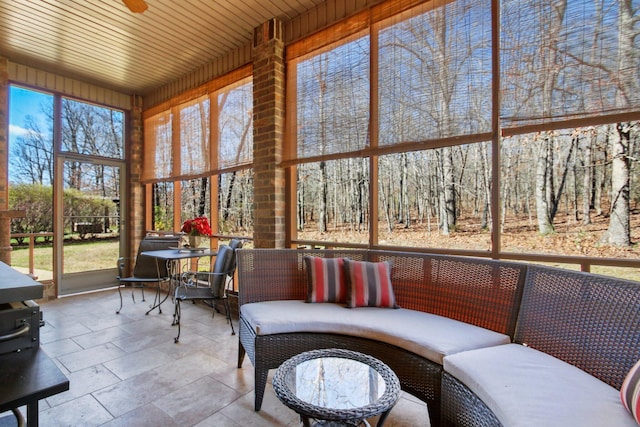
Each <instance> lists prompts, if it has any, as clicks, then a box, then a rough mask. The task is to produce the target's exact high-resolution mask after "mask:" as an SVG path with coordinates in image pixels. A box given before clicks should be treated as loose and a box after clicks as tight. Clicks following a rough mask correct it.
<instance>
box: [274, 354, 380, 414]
mask: <svg viewBox="0 0 640 427" xmlns="http://www.w3.org/2000/svg"><path fill="white" fill-rule="evenodd" d="M284 381H285V384H286V385H287V387H288V388H289V390H290V392H291V393H293V394H295V396H296V397H297V398H298V399H300V400H302V401H304V402H307V403H309V404H311V405H315V406H319V407H324V408H331V409H353V408H359V407H362V406H366V405H369V404H371V403H374V402H376V401H377V400H378V399H379V398H380V397H381V396H382V395H383V394H384V391H385V381H384V379H383V378H382V376H381V375H380V374H379V373H378V371H376V370H375V369H373V368H372V367H370V366H369V365H367V364H365V363H362V362H358V361H356V360H351V359H345V358H341V357H321V358H317V359H311V360H307V361H305V362H302V363H300V364H299V365H297V366H296V367H295V368H294V369H291V370H289V371H288V372H287V373H286V374H285V376H284Z"/></svg>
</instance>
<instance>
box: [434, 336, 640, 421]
mask: <svg viewBox="0 0 640 427" xmlns="http://www.w3.org/2000/svg"><path fill="white" fill-rule="evenodd" d="M444 370H445V371H446V372H448V373H449V374H451V375H453V376H454V377H456V378H457V379H458V380H459V381H460V382H462V383H463V384H465V385H466V386H467V387H468V388H469V389H470V390H471V391H472V392H473V393H474V394H475V395H476V396H478V397H479V398H480V399H481V400H482V401H483V402H484V403H485V404H486V405H487V407H488V408H489V409H491V411H493V413H494V414H495V415H496V417H497V418H498V420H499V421H500V422H501V423H502V425H504V426H509V427H522V426H530V427H539V426H545V427H553V426H557V427H566V426H580V427H588V426H593V427H596V426H597V427H602V426H616V427H625V426H629V427H637V425H636V423H635V422H634V420H633V418H632V417H631V415H629V413H628V412H627V411H626V410H625V409H624V406H623V405H622V403H621V402H620V396H619V392H618V390H616V389H615V388H613V387H611V386H610V385H608V384H606V383H604V382H602V381H600V380H599V379H597V378H595V377H593V376H592V375H589V374H587V373H586V372H584V371H582V370H581V369H578V368H576V367H575V366H573V365H570V364H568V363H566V362H564V361H562V360H560V359H556V358H555V357H553V356H550V355H548V354H545V353H542V352H540V351H538V350H535V349H533V348H529V347H525V346H522V345H519V344H507V345H503V346H497V347H490V348H482V349H478V350H472V351H468V352H462V353H457V354H454V355H451V356H447V357H445V359H444Z"/></svg>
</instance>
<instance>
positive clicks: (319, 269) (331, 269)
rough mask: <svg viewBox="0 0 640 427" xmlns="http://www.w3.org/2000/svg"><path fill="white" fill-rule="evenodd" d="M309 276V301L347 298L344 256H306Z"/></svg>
mask: <svg viewBox="0 0 640 427" xmlns="http://www.w3.org/2000/svg"><path fill="white" fill-rule="evenodd" d="M304 264H305V269H306V271H307V278H308V284H309V285H308V292H307V302H340V303H343V304H344V303H345V302H346V300H347V281H346V278H345V276H344V259H343V258H321V257H308V256H306V257H304Z"/></svg>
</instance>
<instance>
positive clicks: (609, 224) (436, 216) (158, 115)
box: [0, 0, 640, 317]
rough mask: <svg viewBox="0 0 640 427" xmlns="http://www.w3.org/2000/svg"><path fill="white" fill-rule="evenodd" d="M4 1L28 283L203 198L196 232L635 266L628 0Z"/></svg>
mask: <svg viewBox="0 0 640 427" xmlns="http://www.w3.org/2000/svg"><path fill="white" fill-rule="evenodd" d="M132 3H138V4H146V5H147V6H148V8H146V9H145V10H143V11H142V12H138V13H134V12H132V9H130V8H128V6H129V7H131V6H132ZM0 7H1V8H2V12H3V13H2V18H0V28H1V29H2V31H3V32H4V34H5V36H4V37H3V40H2V42H0V71H2V73H1V74H0V75H2V77H3V78H2V81H1V82H0V94H1V96H0V99H2V100H3V102H2V103H1V104H0V112H1V114H0V115H1V116H3V117H4V118H5V119H4V120H2V123H0V144H1V146H0V148H1V149H0V155H1V156H3V162H2V163H1V164H0V172H1V173H0V189H2V191H0V206H1V208H2V212H0V218H1V219H0V227H2V233H0V236H1V237H0V255H2V258H1V259H0V260H2V261H4V262H5V263H7V264H10V265H11V266H12V267H14V268H17V269H20V270H21V271H25V272H28V273H31V274H32V275H33V276H35V277H36V278H37V279H38V280H40V281H41V282H42V283H43V284H44V286H45V299H49V300H55V299H56V298H58V297H62V296H66V295H74V294H78V293H83V292H87V291H95V290H101V289H108V288H112V287H113V286H115V284H116V281H115V276H116V274H117V270H116V268H115V267H116V260H117V259H118V258H119V257H126V258H133V257H135V254H136V252H137V250H138V247H139V244H140V242H141V240H142V239H143V238H144V237H145V236H146V235H148V234H159V235H163V234H171V233H178V232H180V231H181V230H182V229H183V225H184V223H185V221H189V220H191V219H194V218H199V217H206V218H207V219H208V221H209V223H210V226H211V229H212V233H211V236H210V239H208V240H207V244H208V246H210V247H211V248H214V249H215V248H217V247H218V246H219V245H220V244H226V243H227V242H228V241H230V240H231V239H241V240H243V242H244V245H245V247H249V248H251V247H253V248H328V249H333V248H341V249H373V250H395V251H403V252H416V253H434V254H446V255H461V256H470V257H479V258H486V259H495V260H505V261H516V262H526V263H532V264H544V265H553V266H560V267H562V268H566V269H570V270H580V271H586V272H594V273H599V274H603V275H607V276H613V277H619V278H624V279H630V280H635V281H638V280H640V248H639V246H638V244H637V242H638V241H639V240H640V179H639V177H640V173H639V170H640V162H639V161H638V159H640V143H639V141H640V55H639V54H638V52H640V46H638V44H639V43H640V35H639V34H640V27H639V25H640V24H639V22H640V8H639V7H638V5H637V4H635V3H634V2H619V1H603V2H595V3H594V2H592V1H582V0H565V1H560V2H557V1H542V2H541V1H518V2H511V1H500V0H487V1H484V0H464V1H461V0H459V1H450V2H438V1H420V0H351V1H339V0H329V1H320V0H304V1H303V0H298V1H284V0H272V1H269V2H259V1H251V0H243V1H241V2H230V1H213V2H208V1H204V0H185V1H183V2H170V1H166V0H147V1H146V3H145V2H142V1H124V2H121V1H117V0H91V1H87V2H85V1H71V0H69V1H64V2H40V1H38V2H32V1H26V0H25V1H23V0H20V1H2V2H1V3H0ZM29 195H31V196H29ZM132 267H133V263H131V264H129V265H128V268H132ZM234 286H236V289H234V290H233V291H234V292H237V291H238V289H237V281H236V282H235V285H234ZM114 309H115V307H114ZM45 317H46V315H45Z"/></svg>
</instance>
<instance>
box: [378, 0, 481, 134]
mask: <svg viewBox="0 0 640 427" xmlns="http://www.w3.org/2000/svg"><path fill="white" fill-rule="evenodd" d="M490 6H491V2H478V1H474V0H458V1H455V2H449V3H446V4H444V5H443V6H441V7H437V8H433V6H432V4H431V3H428V4H426V5H424V6H422V7H420V8H418V9H415V10H412V11H411V15H407V14H401V15H398V16H397V17H395V18H392V19H390V20H388V21H384V22H383V23H382V28H381V29H380V31H379V33H378V44H379V49H378V56H379V59H378V61H379V64H378V75H379V78H378V91H379V110H380V111H379V124H378V127H379V145H392V144H398V143H402V142H421V141H427V140H433V139H440V138H446V137H452V136H458V135H469V134H474V133H482V132H489V131H490V130H491V121H490V119H491V9H490Z"/></svg>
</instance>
